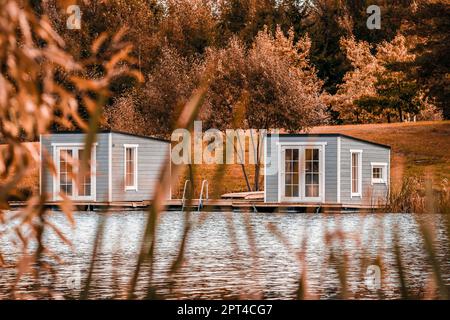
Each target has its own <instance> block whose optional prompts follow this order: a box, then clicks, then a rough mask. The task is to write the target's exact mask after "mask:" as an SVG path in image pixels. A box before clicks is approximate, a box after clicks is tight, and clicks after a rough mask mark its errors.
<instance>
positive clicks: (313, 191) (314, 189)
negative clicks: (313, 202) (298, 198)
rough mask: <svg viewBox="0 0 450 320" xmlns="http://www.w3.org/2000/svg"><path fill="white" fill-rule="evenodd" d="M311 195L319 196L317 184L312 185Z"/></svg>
mask: <svg viewBox="0 0 450 320" xmlns="http://www.w3.org/2000/svg"><path fill="white" fill-rule="evenodd" d="M312 196H313V197H318V196H319V186H316V185H314V186H313V187H312Z"/></svg>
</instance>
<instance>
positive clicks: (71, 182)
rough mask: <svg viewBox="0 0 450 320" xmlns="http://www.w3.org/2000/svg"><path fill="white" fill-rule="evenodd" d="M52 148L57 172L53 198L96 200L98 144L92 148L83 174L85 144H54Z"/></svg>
mask: <svg viewBox="0 0 450 320" xmlns="http://www.w3.org/2000/svg"><path fill="white" fill-rule="evenodd" d="M52 146H53V147H54V151H53V152H54V160H55V164H56V172H57V174H56V176H55V177H54V180H53V184H54V187H53V198H54V199H55V200H57V199H59V198H60V194H65V195H66V196H68V197H70V198H72V199H73V200H94V199H95V189H96V178H95V150H96V144H94V145H93V146H92V151H91V154H90V156H88V157H87V162H86V163H85V167H84V171H83V172H81V162H82V160H83V159H84V154H85V149H84V148H85V147H84V145H83V143H67V144H66V143H52ZM82 174H83V175H82ZM81 175H82V176H81Z"/></svg>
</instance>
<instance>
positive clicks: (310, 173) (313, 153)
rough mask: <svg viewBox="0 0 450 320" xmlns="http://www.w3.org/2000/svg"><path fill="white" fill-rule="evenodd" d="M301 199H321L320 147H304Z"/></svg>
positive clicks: (321, 153)
mask: <svg viewBox="0 0 450 320" xmlns="http://www.w3.org/2000/svg"><path fill="white" fill-rule="evenodd" d="M303 154H304V157H303V159H304V162H303V170H302V171H303V176H302V180H303V200H305V201H311V202H316V201H317V202H321V201H322V199H323V181H322V180H323V174H324V173H323V160H322V158H323V151H322V147H304V152H303Z"/></svg>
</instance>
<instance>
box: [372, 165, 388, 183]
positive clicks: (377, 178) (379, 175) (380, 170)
mask: <svg viewBox="0 0 450 320" xmlns="http://www.w3.org/2000/svg"><path fill="white" fill-rule="evenodd" d="M371 165H372V184H374V183H387V163H379V162H372V163H371Z"/></svg>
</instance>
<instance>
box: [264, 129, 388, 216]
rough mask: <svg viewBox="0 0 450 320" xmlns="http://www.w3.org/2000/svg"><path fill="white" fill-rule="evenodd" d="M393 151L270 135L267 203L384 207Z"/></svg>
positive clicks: (338, 137)
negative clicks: (391, 152)
mask: <svg viewBox="0 0 450 320" xmlns="http://www.w3.org/2000/svg"><path fill="white" fill-rule="evenodd" d="M390 150H391V149H390V147H389V146H386V145H382V144H379V143H374V142H370V141H365V140H362V139H358V138H354V137H351V136H347V135H343V134H279V135H278V134H277V135H275V134H268V135H267V136H266V139H265V159H266V165H265V169H264V170H265V174H264V177H265V178H264V202H265V203H277V204H280V203H288V204H291V205H293V204H294V203H298V204H299V205H301V204H311V205H319V206H321V205H324V206H325V205H338V206H341V207H344V208H345V207H348V208H361V207H377V206H380V205H382V204H384V203H386V200H387V197H388V195H389V185H390Z"/></svg>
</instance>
